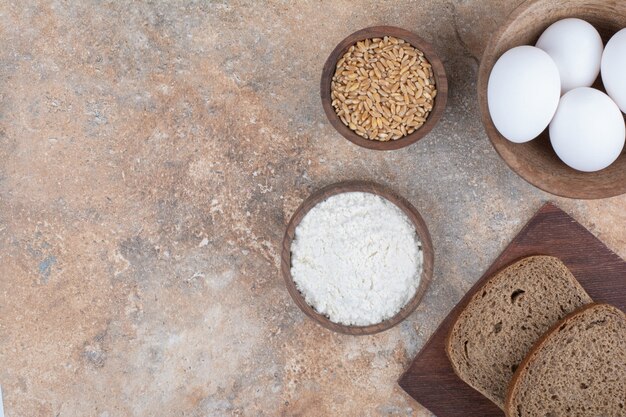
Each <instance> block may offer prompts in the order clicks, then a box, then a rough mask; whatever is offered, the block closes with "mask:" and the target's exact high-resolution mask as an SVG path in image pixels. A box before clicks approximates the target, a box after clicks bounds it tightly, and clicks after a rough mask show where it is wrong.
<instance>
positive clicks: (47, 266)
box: [0, 0, 626, 417]
mask: <svg viewBox="0 0 626 417" xmlns="http://www.w3.org/2000/svg"><path fill="white" fill-rule="evenodd" d="M517 3H519V0H505V1H496V0H491V1H470V0H421V1H412V0H404V1H373V0H368V1H350V0H337V1H327V0H324V1H320V0H298V1H284V0H283V1H280V0H270V1H244V0H233V1H225V0H208V1H207V0H204V1H176V0H172V1H169V2H166V1H159V0H155V1H146V2H128V1H106V0H101V1H100V0H89V1H75V2H70V1H60V0H55V1H41V2H38V1H31V0H28V1H3V2H1V3H0V42H1V48H0V385H1V386H2V390H3V392H4V404H5V411H6V415H7V417H18V416H60V417H64V416H97V417H113V416H230V415H234V416H281V415H284V416H382V415H412V416H419V417H426V416H430V415H431V414H430V413H429V412H428V411H427V410H426V409H424V408H423V407H421V406H420V405H419V404H418V403H416V402H415V401H414V400H412V399H411V398H410V397H409V396H407V395H406V394H405V393H404V392H403V391H402V390H401V389H400V388H399V387H398V386H397V385H396V380H397V378H398V377H399V375H400V374H401V373H402V371H403V370H404V369H405V368H406V367H407V366H408V364H409V363H410V361H411V359H412V357H413V356H414V355H415V354H416V353H417V352H418V351H419V349H420V347H421V346H423V344H424V343H425V341H426V340H427V339H428V337H429V336H430V335H431V334H432V332H433V331H434V330H435V328H436V327H437V325H438V323H439V322H440V321H441V320H442V319H443V317H444V316H445V315H446V314H447V313H448V311H449V310H450V309H451V308H452V306H453V305H454V304H455V303H456V302H457V301H458V300H459V299H460V298H461V297H462V295H463V294H464V292H465V291H466V290H467V289H468V288H469V287H470V286H471V285H472V283H474V282H475V281H476V280H477V279H478V278H479V276H480V275H481V274H482V272H483V271H484V270H485V269H486V268H487V267H488V265H489V264H490V263H491V261H492V260H493V259H494V258H495V257H496V256H497V254H498V253H499V252H500V251H501V250H502V249H503V248H504V246H505V245H506V243H507V242H508V241H509V240H510V239H511V238H512V237H513V236H514V235H515V234H516V233H517V231H518V230H519V228H520V227H521V226H522V224H523V223H524V222H525V221H526V220H528V219H529V218H530V216H531V215H532V214H533V213H534V212H535V210H537V209H538V208H539V207H540V206H541V204H542V202H544V201H547V200H554V201H556V202H557V203H558V204H559V205H560V206H561V207H562V208H564V209H565V210H567V211H568V212H570V213H571V214H572V215H573V216H574V217H576V218H577V219H578V220H579V221H581V223H583V224H584V225H585V226H586V227H588V228H589V229H590V230H591V231H592V232H593V233H594V234H596V235H597V236H598V237H600V238H601V239H602V240H604V242H606V244H607V245H608V246H609V247H610V248H612V249H613V250H615V251H616V252H617V253H618V254H620V255H621V256H626V210H625V207H626V196H622V197H616V198H612V199H607V200H600V201H590V202H584V201H575V200H566V199H560V198H554V197H552V196H550V195H548V194H546V193H543V192H541V191H539V190H537V189H535V188H533V187H532V186H530V185H528V184H527V183H526V182H524V181H523V180H522V179H520V178H519V177H517V176H516V175H515V174H514V173H512V172H511V171H510V170H509V169H508V168H507V166H506V165H505V164H504V162H502V161H501V160H500V158H499V157H498V156H497V154H496V153H495V151H494V150H493V148H492V147H491V145H490V144H489V142H488V140H487V138H486V136H485V134H484V132H483V129H482V126H481V123H480V121H479V114H478V106H477V100H476V94H475V89H476V72H477V62H478V57H479V56H480V54H481V51H482V48H483V47H484V45H485V43H486V41H487V38H488V36H489V35H490V33H491V32H492V31H493V30H494V29H495V28H496V27H497V26H498V25H499V23H501V22H502V20H503V19H504V18H505V16H506V15H507V14H508V13H509V12H510V11H511V10H512V9H513V8H514V7H515V6H516V5H517ZM377 24H392V25H396V26H400V27H403V28H406V29H409V30H412V31H414V32H416V33H418V34H419V35H421V36H422V37H424V38H427V39H429V40H430V41H431V42H432V43H433V44H434V46H435V48H436V49H437V50H438V51H439V53H440V55H441V56H442V58H443V60H444V63H445V66H446V70H447V72H448V76H449V80H450V81H449V82H450V97H449V102H448V103H449V104H448V108H447V110H446V112H445V114H444V116H443V119H442V121H441V123H440V124H439V125H438V126H437V127H436V128H435V130H434V131H433V132H432V133H431V134H430V135H429V136H428V137H427V138H426V139H424V140H423V141H421V142H420V143H418V144H417V145H414V146H411V147H409V148H405V149H402V150H399V151H394V152H389V153H380V152H378V153H377V152H373V151H368V150H365V149H361V148H358V147H356V146H354V145H352V144H351V143H349V142H347V141H346V140H344V139H343V138H342V137H340V136H339V135H338V134H337V133H336V132H335V131H334V130H333V128H332V127H331V126H330V125H329V123H328V122H327V120H326V118H325V116H324V113H323V111H322V107H321V105H320V100H319V91H318V84H319V76H320V73H321V69H322V66H323V63H324V60H325V59H326V57H327V55H328V54H329V53H330V51H331V50H332V49H333V48H334V46H335V44H336V43H337V42H339V41H340V40H341V39H342V38H343V37H344V36H346V35H347V34H349V33H351V32H352V31H355V30H357V29H360V28H363V27H366V26H370V25H377ZM347 179H368V180H375V181H378V182H380V183H382V184H386V185H388V186H390V187H391V188H393V189H395V190H397V191H398V192H400V193H401V194H403V195H404V196H405V197H407V198H408V199H409V200H410V201H411V202H412V203H413V204H414V205H415V207H417V208H418V210H420V212H421V213H422V215H423V217H424V218H425V220H426V222H427V224H428V226H429V228H430V231H431V234H432V236H433V243H434V247H435V273H434V280H433V283H432V286H431V287H430V289H429V291H428V293H427V294H426V297H425V298H424V301H423V303H422V305H421V306H420V307H419V308H418V310H417V311H416V312H415V313H414V314H413V315H411V316H410V317H409V319H407V320H406V321H405V322H403V323H402V324H401V325H399V326H397V327H395V328H393V329H391V330H389V331H387V332H384V333H382V334H378V335H374V336H366V337H351V336H344V335H338V334H334V333H331V332H329V331H327V330H325V329H323V328H321V327H319V326H317V325H316V324H314V323H313V322H312V321H311V320H309V319H307V318H306V317H305V316H304V315H303V314H302V313H301V312H300V310H299V309H298V308H297V307H296V305H295V304H294V303H293V302H292V301H291V299H290V298H289V295H288V294H287V291H286V290H285V287H284V285H283V281H282V277H281V275H280V272H279V262H280V259H279V252H280V244H281V239H282V234H283V231H284V228H285V225H286V223H287V221H288V220H289V217H290V215H291V214H292V213H293V211H294V209H295V208H296V207H297V205H298V204H299V203H300V202H301V201H302V200H303V199H304V198H306V197H307V196H308V195H309V193H311V192H312V191H313V190H316V189H318V188H320V187H322V186H324V185H327V184H330V183H333V182H335V181H340V180H347Z"/></svg>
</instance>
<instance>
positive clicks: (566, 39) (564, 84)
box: [535, 18, 603, 94]
mask: <svg viewBox="0 0 626 417" xmlns="http://www.w3.org/2000/svg"><path fill="white" fill-rule="evenodd" d="M535 46H537V48H540V49H542V50H544V51H546V52H547V53H548V55H550V57H551V58H552V59H553V60H554V62H555V63H556V66H557V68H558V69H559V76H560V79H561V94H565V93H566V92H568V91H569V90H572V89H574V88H578V87H589V86H591V85H592V84H593V82H594V81H595V80H596V78H598V74H599V73H600V62H601V60H602V49H603V45H602V38H601V37H600V34H599V33H598V31H597V30H596V28H594V27H593V26H592V25H591V24H590V23H588V22H585V21H584V20H582V19H577V18H567V19H562V20H559V21H558V22H555V23H553V24H551V25H550V26H548V28H547V29H546V30H545V31H544V32H543V33H542V34H541V36H540V37H539V40H537V44H536V45H535Z"/></svg>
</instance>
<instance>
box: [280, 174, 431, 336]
mask: <svg viewBox="0 0 626 417" xmlns="http://www.w3.org/2000/svg"><path fill="white" fill-rule="evenodd" d="M281 258H282V260H281V270H282V274H283V278H284V279H285V284H286V286H287V290H288V291H289V294H290V295H291V297H292V298H293V300H294V302H295V303H296V304H297V305H298V307H300V309H301V310H302V311H303V312H304V313H305V314H306V315H307V316H308V317H310V318H311V319H313V320H314V321H315V322H317V323H318V324H320V325H322V326H323V327H325V328H327V329H330V330H332V331H335V332H339V333H344V334H350V335H368V334H374V333H378V332H382V331H384V330H387V329H390V328H391V327H393V326H395V325H397V324H398V323H400V322H401V321H403V320H404V319H405V318H407V317H408V316H409V315H410V314H411V313H412V312H413V311H414V310H415V309H416V308H417V306H418V305H419V303H420V301H421V300H422V297H423V296H424V294H425V292H426V289H427V288H428V285H429V283H430V281H431V279H432V275H433V262H434V251H433V246H432V242H431V238H430V234H429V233H428V229H427V227H426V223H425V222H424V220H423V219H422V217H421V216H420V214H419V212H418V211H417V210H416V209H415V208H414V207H413V206H412V205H411V203H409V202H408V201H407V200H405V199H404V198H402V197H401V196H400V195H398V194H396V193H395V192H393V191H392V190H390V189H388V188H386V187H384V186H382V185H379V184H376V183H373V182H366V181H347V182H341V183H336V184H332V185H329V186H327V187H325V188H322V189H320V190H318V191H317V192H315V193H313V194H312V195H311V196H310V197H309V198H308V199H306V200H305V201H304V202H303V203H302V204H301V205H300V207H298V209H297V210H296V211H295V213H294V214H293V216H292V217H291V220H290V221H289V225H288V226H287V230H286V231H285V235H284V239H283V247H282V253H281Z"/></svg>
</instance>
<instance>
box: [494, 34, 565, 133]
mask: <svg viewBox="0 0 626 417" xmlns="http://www.w3.org/2000/svg"><path fill="white" fill-rule="evenodd" d="M560 92H561V84H560V81H559V70H558V69H557V66H556V64H555V63H554V61H553V60H552V58H550V56H549V55H548V54H547V53H546V52H544V51H542V50H541V49H539V48H536V47H534V46H527V45H525V46H518V47H515V48H513V49H510V50H508V51H507V52H505V53H504V54H503V55H502V56H501V57H500V58H499V59H498V61H497V62H496V63H495V65H494V66H493V69H492V70H491V74H490V75H489V83H488V86H487V104H488V107H489V114H490V115H491V120H493V124H494V125H495V127H496V128H497V129H498V131H499V132H500V134H502V136H504V137H505V138H507V139H508V140H510V141H512V142H516V143H523V142H528V141H529V140H532V139H534V138H536V137H537V136H539V134H541V132H543V131H544V130H545V128H546V127H548V124H549V123H550V120H552V116H554V112H555V111H556V108H557V106H558V104H559V97H560Z"/></svg>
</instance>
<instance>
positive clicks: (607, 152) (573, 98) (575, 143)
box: [550, 87, 626, 172]
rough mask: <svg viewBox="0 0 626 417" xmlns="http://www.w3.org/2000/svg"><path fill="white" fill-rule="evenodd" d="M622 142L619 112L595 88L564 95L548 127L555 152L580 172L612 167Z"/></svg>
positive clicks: (625, 127)
mask: <svg viewBox="0 0 626 417" xmlns="http://www.w3.org/2000/svg"><path fill="white" fill-rule="evenodd" d="M625 138H626V125H625V124H624V117H623V116H622V113H621V112H620V110H619V108H618V107H617V105H616V104H615V102H613V100H611V98H610V97H609V96H607V95H606V94H604V93H603V92H602V91H599V90H596V89H594V88H589V87H580V88H575V89H574V90H571V91H569V92H567V93H565V95H563V97H561V102H560V103H559V107H558V109H557V110H556V114H555V115H554V119H552V122H551V123H550V142H551V143H552V147H553V148H554V151H555V152H556V154H557V155H558V156H559V158H561V160H562V161H563V162H565V163H566V164H567V165H569V166H570V167H572V168H574V169H577V170H579V171H585V172H593V171H599V170H601V169H603V168H606V167H608V166H609V165H611V164H612V163H613V162H614V161H615V160H616V159H617V158H618V157H619V155H620V153H621V152H622V149H623V148H624V140H625Z"/></svg>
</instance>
